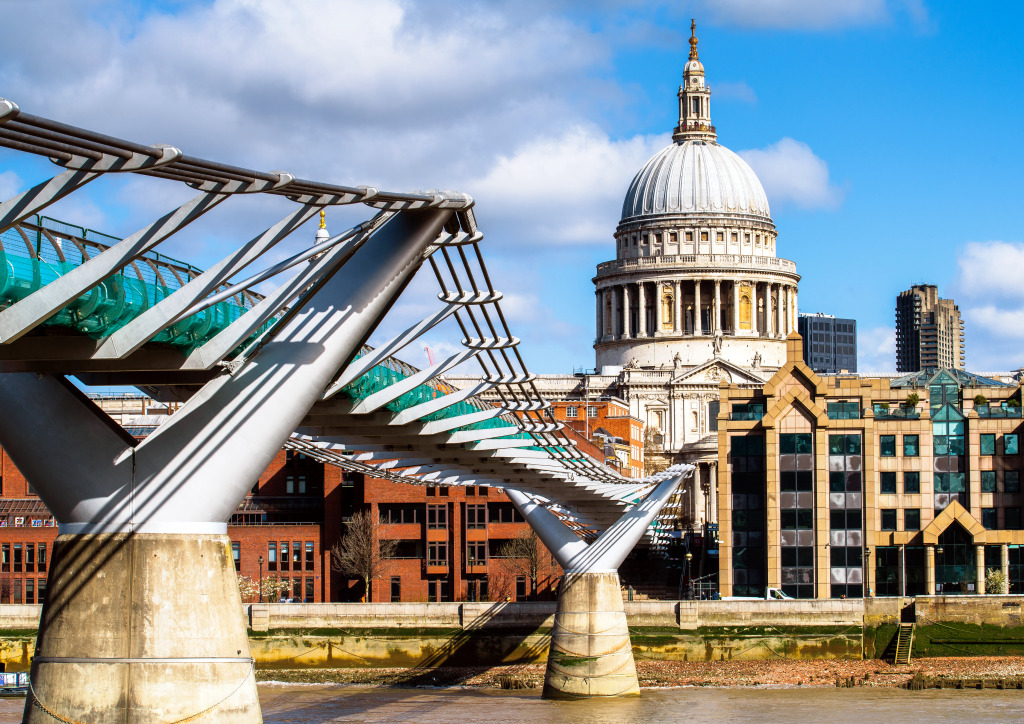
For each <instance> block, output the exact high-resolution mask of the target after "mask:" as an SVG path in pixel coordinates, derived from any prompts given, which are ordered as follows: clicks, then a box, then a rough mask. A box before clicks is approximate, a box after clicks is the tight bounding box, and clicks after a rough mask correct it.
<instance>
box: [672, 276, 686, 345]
mask: <svg viewBox="0 0 1024 724" xmlns="http://www.w3.org/2000/svg"><path fill="white" fill-rule="evenodd" d="M681 292H682V288H681V287H680V284H679V280H678V279H676V280H675V281H674V282H672V304H673V312H674V314H673V315H672V333H673V334H677V335H678V334H681V333H682V331H683V324H682V322H681V321H680V320H681V319H682V318H683V295H682V293H681Z"/></svg>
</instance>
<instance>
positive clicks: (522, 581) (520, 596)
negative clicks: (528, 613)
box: [516, 576, 526, 601]
mask: <svg viewBox="0 0 1024 724" xmlns="http://www.w3.org/2000/svg"><path fill="white" fill-rule="evenodd" d="M516 600H517V601H525V600H526V576H516Z"/></svg>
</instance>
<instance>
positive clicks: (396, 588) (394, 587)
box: [391, 576, 402, 603]
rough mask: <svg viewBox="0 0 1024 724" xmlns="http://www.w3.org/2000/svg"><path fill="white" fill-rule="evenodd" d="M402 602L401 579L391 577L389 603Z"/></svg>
mask: <svg viewBox="0 0 1024 724" xmlns="http://www.w3.org/2000/svg"><path fill="white" fill-rule="evenodd" d="M401 600H402V579H401V577H400V576H392V577H391V603H400V602H401Z"/></svg>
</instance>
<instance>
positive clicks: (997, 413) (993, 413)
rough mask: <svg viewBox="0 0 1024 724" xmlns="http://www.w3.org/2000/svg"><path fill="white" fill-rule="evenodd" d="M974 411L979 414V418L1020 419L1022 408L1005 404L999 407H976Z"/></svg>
mask: <svg viewBox="0 0 1024 724" xmlns="http://www.w3.org/2000/svg"><path fill="white" fill-rule="evenodd" d="M974 411H975V412H977V413H978V417H984V418H990V419H994V420H995V419H1020V417H1021V414H1020V411H1021V407H1020V405H1016V406H1011V405H1007V404H1006V403H1005V402H1004V403H1003V404H1001V405H999V406H998V407H993V406H992V405H975V406H974Z"/></svg>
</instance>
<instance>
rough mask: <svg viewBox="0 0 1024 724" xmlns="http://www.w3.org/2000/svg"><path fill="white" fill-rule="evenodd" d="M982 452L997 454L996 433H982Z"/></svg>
mask: <svg viewBox="0 0 1024 724" xmlns="http://www.w3.org/2000/svg"><path fill="white" fill-rule="evenodd" d="M979 441H980V445H979V448H980V452H981V454H982V455H995V454H996V436H995V435H981V436H980V439H979Z"/></svg>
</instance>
